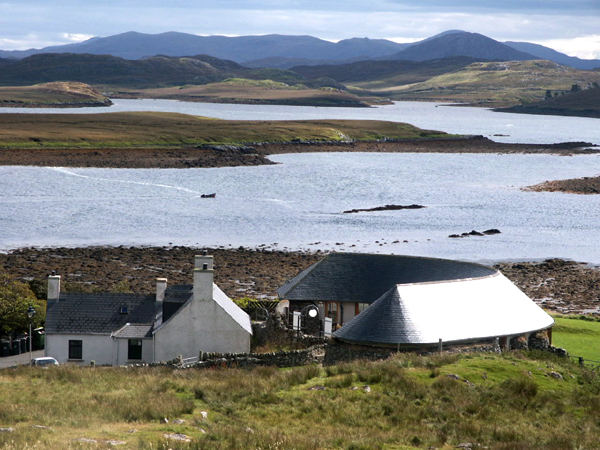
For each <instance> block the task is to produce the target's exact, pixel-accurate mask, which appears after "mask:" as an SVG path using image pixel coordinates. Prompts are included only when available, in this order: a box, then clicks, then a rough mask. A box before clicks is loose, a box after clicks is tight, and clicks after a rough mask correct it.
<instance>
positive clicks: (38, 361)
mask: <svg viewBox="0 0 600 450" xmlns="http://www.w3.org/2000/svg"><path fill="white" fill-rule="evenodd" d="M31 365H32V366H36V367H49V366H58V365H59V364H58V361H57V360H56V359H54V358H52V357H51V356H43V357H41V358H33V361H31Z"/></svg>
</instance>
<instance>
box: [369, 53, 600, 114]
mask: <svg viewBox="0 0 600 450" xmlns="http://www.w3.org/2000/svg"><path fill="white" fill-rule="evenodd" d="M593 82H600V72H596V71H589V70H576V69H572V68H570V67H566V66H561V65H560V64H556V63H554V62H550V61H505V62H477V63H473V64H470V65H468V66H467V67H465V68H463V69H460V70H457V71H454V72H450V73H446V74H443V75H439V76H435V77H433V78H430V79H429V80H427V81H425V82H422V83H415V84H407V85H399V86H393V87H388V88H384V89H379V90H372V92H374V93H375V92H378V93H381V94H383V95H388V96H390V97H391V98H393V99H395V100H429V101H445V102H447V101H451V102H465V103H470V104H480V105H485V106H510V105H514V104H519V103H521V102H525V103H528V102H533V101H539V100H543V99H544V96H545V95H546V91H547V90H551V91H568V90H569V89H571V86H572V85H573V84H579V85H580V86H587V85H588V84H590V83H593ZM358 86H359V87H362V88H365V89H368V88H369V85H368V84H365V85H362V84H360V85H358Z"/></svg>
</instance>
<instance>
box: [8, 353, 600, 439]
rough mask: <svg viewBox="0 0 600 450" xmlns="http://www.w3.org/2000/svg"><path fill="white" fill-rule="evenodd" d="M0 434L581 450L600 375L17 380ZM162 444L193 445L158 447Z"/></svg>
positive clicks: (535, 365)
mask: <svg viewBox="0 0 600 450" xmlns="http://www.w3.org/2000/svg"><path fill="white" fill-rule="evenodd" d="M551 371H554V372H558V373H560V374H561V375H562V377H563V379H562V380H559V379H555V378H553V377H550V376H549V375H548V374H549V373H550V372H551ZM448 375H452V376H453V377H449V376H448ZM455 376H457V377H458V379H455ZM365 386H369V388H370V392H367V390H365ZM311 387H319V389H310V388H311ZM323 387H324V388H323ZM201 411H207V413H208V419H207V420H203V419H202V415H201ZM162 417H168V418H169V419H170V423H168V424H165V423H161V422H160V421H159V419H160V418H162ZM175 418H182V419H184V420H185V423H183V424H174V423H173V419H175ZM34 424H35V425H46V426H50V427H51V430H44V429H37V428H33V427H32V425H34ZM1 426H4V427H6V426H11V427H14V429H15V431H14V432H13V433H0V447H4V448H14V449H17V448H24V447H27V448H69V447H72V448H81V447H80V444H79V443H76V442H75V441H74V439H78V438H81V437H86V438H93V439H97V440H107V439H116V440H122V441H125V442H126V445H124V446H122V447H119V448H147V449H150V448H152V449H157V448H165V449H166V448H270V449H279V448H281V449H283V448H299V449H305V448H306V449H309V448H310V449H316V448H384V447H385V448H414V447H421V448H428V447H430V446H432V447H437V448H453V447H454V446H456V445H458V444H459V443H461V442H472V443H477V444H480V445H482V446H487V447H489V448H505V449H513V448H517V449H525V448H527V449H528V448H594V447H595V445H596V444H597V437H598V435H600V375H599V374H598V372H597V371H591V370H589V369H586V368H580V367H578V366H577V365H576V364H572V363H570V362H569V360H568V359H562V360H561V359H558V358H556V357H554V356H552V355H550V354H542V353H533V352H532V353H520V352H512V353H510V354H505V355H496V354H464V355H443V356H432V357H419V356H417V355H414V354H400V355H396V356H394V357H392V358H391V359H389V360H387V361H379V362H355V363H345V364H340V365H337V366H332V367H327V368H321V367H318V366H307V367H297V368H291V369H276V368H271V367H264V368H256V369H253V370H242V369H215V370H199V371H198V370H185V371H172V370H169V369H165V368H138V369H119V368H79V367H59V368H54V369H49V370H41V369H32V368H29V367H23V368H19V369H16V370H4V371H0V427H1ZM131 429H136V430H137V432H136V433H129V431H130V430H131ZM203 431H204V432H203ZM164 433H184V434H186V435H188V436H190V437H191V438H192V443H191V444H189V445H188V444H180V445H178V444H177V443H176V442H173V441H169V443H168V444H167V442H166V441H165V439H164V438H163V435H164ZM84 447H85V446H84ZM99 447H100V448H104V447H108V444H106V445H105V444H102V443H101V444H100V445H99ZM96 448H98V447H96Z"/></svg>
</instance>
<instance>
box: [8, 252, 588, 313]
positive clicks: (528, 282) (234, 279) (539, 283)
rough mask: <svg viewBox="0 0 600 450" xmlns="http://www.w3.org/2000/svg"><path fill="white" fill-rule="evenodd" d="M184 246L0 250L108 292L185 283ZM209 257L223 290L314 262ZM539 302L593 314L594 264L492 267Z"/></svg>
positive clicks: (25, 266) (22, 269)
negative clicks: (160, 282) (163, 280)
mask: <svg viewBox="0 0 600 450" xmlns="http://www.w3.org/2000/svg"><path fill="white" fill-rule="evenodd" d="M202 250H203V249H197V248H189V247H123V246H121V247H82V248H52V249H31V248H26V249H20V250H15V251H12V252H10V253H7V254H0V268H1V269H2V270H3V271H5V272H6V273H8V274H9V275H10V276H11V277H14V278H19V279H25V280H31V279H36V280H39V281H40V282H43V280H44V279H45V278H46V276H47V275H48V274H49V273H50V272H51V271H52V270H55V271H56V272H57V273H58V274H60V275H62V277H63V288H65V289H67V290H72V291H74V290H98V291H111V290H114V289H115V287H116V286H119V288H120V289H122V288H123V287H126V288H129V289H130V290H131V291H134V292H145V293H151V292H153V291H154V279H155V278H156V277H167V278H168V280H169V283H170V284H180V283H191V273H192V263H193V256H194V254H198V253H199V252H201V251H202ZM208 250H209V252H210V253H211V254H213V255H214V256H215V279H216V282H217V283H218V284H219V286H220V287H221V288H222V289H223V290H224V291H225V292H226V293H227V294H228V295H229V296H231V297H244V296H250V297H275V296H276V295H277V294H276V290H277V288H278V287H280V286H281V285H282V284H283V283H284V282H285V281H286V280H288V279H289V278H291V277H293V276H295V275H297V274H298V272H300V271H301V270H303V269H304V268H306V267H308V266H309V265H310V264H312V263H314V262H316V261H318V260H319V259H320V258H321V257H322V256H323V255H322V254H321V253H319V252H316V253H302V252H284V251H274V250H252V249H246V248H239V249H223V248H213V249H208ZM497 267H498V268H499V269H500V270H501V271H502V272H503V273H504V274H505V275H506V276H507V277H508V278H510V279H511V280H512V281H513V282H515V283H516V284H517V286H519V287H520V288H521V289H522V290H523V291H524V292H526V293H527V294H528V295H529V296H530V297H531V298H533V299H534V300H535V301H536V302H537V303H538V304H540V305H542V306H543V307H544V308H546V309H548V310H550V311H554V312H559V313H563V314H600V268H592V267H589V266H588V265H586V264H582V263H576V262H572V261H564V260H558V259H552V260H547V261H544V262H516V263H503V264H499V265H498V266H497Z"/></svg>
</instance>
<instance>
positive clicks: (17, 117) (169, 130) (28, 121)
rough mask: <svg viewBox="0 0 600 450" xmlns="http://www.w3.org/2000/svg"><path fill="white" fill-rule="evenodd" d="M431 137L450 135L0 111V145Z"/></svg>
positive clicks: (357, 125)
mask: <svg viewBox="0 0 600 450" xmlns="http://www.w3.org/2000/svg"><path fill="white" fill-rule="evenodd" d="M435 137H451V136H450V135H447V134H445V133H442V132H439V131H430V130H422V129H420V128H417V127H414V126H412V125H409V124H405V123H397V122H383V121H370V120H306V121H242V120H217V119H208V118H203V117H196V116H189V115H184V114H177V113H162V112H161V113H156V112H124V113H102V114H1V115H0V148H1V147H4V148H10V147H13V148H80V147H81V148H128V147H158V148H160V147H182V146H195V145H204V144H245V143H258V142H274V143H279V142H300V141H320V142H344V141H348V140H356V141H375V140H381V139H422V138H435Z"/></svg>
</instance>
